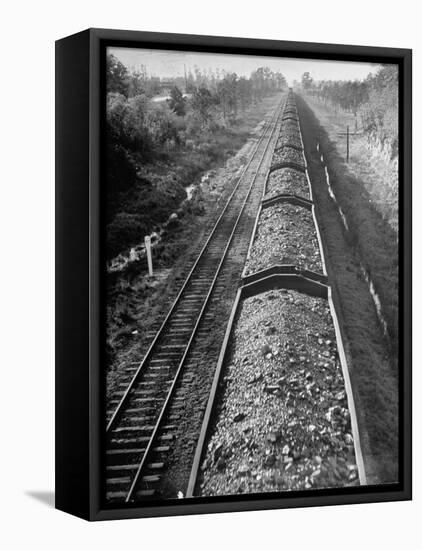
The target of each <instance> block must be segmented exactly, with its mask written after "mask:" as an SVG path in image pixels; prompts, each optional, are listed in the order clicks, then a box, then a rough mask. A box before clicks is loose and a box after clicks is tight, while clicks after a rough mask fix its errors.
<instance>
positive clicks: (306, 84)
mask: <svg viewBox="0 0 422 550" xmlns="http://www.w3.org/2000/svg"><path fill="white" fill-rule="evenodd" d="M312 83H313V79H312V77H311V75H310V73H309V72H305V73H303V75H302V88H303V89H304V90H308V89H309V88H311V87H312Z"/></svg>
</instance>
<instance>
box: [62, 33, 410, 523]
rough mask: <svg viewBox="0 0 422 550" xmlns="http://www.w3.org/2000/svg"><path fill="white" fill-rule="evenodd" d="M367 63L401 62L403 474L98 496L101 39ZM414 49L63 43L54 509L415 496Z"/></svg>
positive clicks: (209, 39)
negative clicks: (356, 482)
mask: <svg viewBox="0 0 422 550" xmlns="http://www.w3.org/2000/svg"><path fill="white" fill-rule="evenodd" d="M109 45H113V46H133V47H139V48H160V49H169V50H171V49H178V50H184V51H190V50H192V51H198V52H219V53H232V54H233V53H237V54H250V55H252V54H253V55H260V56H288V57H294V58H308V59H329V60H342V61H367V62H368V61H370V62H376V63H397V64H398V66H399V114H400V123H399V132H400V134H399V136H400V139H399V155H400V157H399V158H400V165H399V181H400V196H399V234H400V282H401V283H400V336H401V337H400V359H401V365H400V367H401V368H400V380H399V388H400V390H399V391H400V419H399V423H400V480H399V483H397V484H395V485H392V486H385V485H380V486H364V487H352V488H347V489H331V490H317V491H315V492H312V494H310V492H302V493H299V492H292V493H283V494H281V493H276V494H259V495H242V496H240V495H239V496H225V497H221V498H220V497H218V498H217V497H215V498H200V499H199V498H192V499H189V500H186V499H185V500H180V501H174V502H170V501H163V502H157V503H151V504H148V505H146V506H142V507H141V506H139V505H133V506H130V505H128V506H125V507H115V508H108V507H107V508H106V507H104V506H103V505H102V504H101V479H100V475H101V467H100V463H101V452H100V450H101V445H102V435H101V434H102V430H101V425H102V424H101V411H102V409H101V406H102V405H101V394H102V389H103V382H102V380H101V376H100V362H101V356H102V350H101V326H102V322H101V316H102V313H103V307H104V304H103V303H102V295H101V258H102V251H101V238H100V237H101V223H100V222H101V198H100V177H101V161H102V159H101V155H100V151H101V143H102V138H103V133H104V132H103V130H104V128H103V126H102V116H101V112H102V111H101V110H102V108H103V103H102V101H103V99H102V98H103V97H104V95H102V89H103V86H104V80H103V79H104V74H105V71H104V62H105V56H104V51H105V47H106V46H109ZM411 163H412V52H411V50H408V49H395V48H380V47H367V46H348V45H335V44H317V43H304V42H286V41H276V40H256V39H244V38H228V37H215V36H196V35H183V34H164V33H151V32H137V31H121V30H106V29H88V30H85V31H83V32H80V33H78V34H75V35H73V36H70V37H67V38H64V39H62V40H59V41H57V42H56V508H58V509H60V510H63V511H65V512H68V513H71V514H74V515H76V516H79V517H81V518H84V519H87V520H108V519H122V518H138V517H151V516H168V515H182V514H200V513H215V512H229V511H241V510H262V509H274V508H286V507H289V508H291V507H304V506H321V505H334V504H352V503H364V502H383V501H393V500H394V501H398V500H409V499H411V498H412V459H411V453H412V443H411V431H412V416H411V409H412V400H411V331H412V326H411V284H412V282H411V249H412V245H411V223H412V222H411V195H412V192H411V178H412V166H411Z"/></svg>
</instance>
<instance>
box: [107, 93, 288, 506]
mask: <svg viewBox="0 0 422 550" xmlns="http://www.w3.org/2000/svg"><path fill="white" fill-rule="evenodd" d="M281 108H282V105H281V104H280V105H279V106H278V107H277V108H276V109H275V112H274V114H273V116H272V117H271V118H270V120H267V121H266V122H265V125H264V128H263V132H262V135H261V137H260V138H259V140H258V141H257V143H256V145H255V147H254V149H253V151H252V154H251V156H250V160H249V161H248V163H247V164H246V165H245V167H244V168H243V170H242V172H241V174H240V177H239V179H238V182H237V183H236V185H235V187H234V189H233V191H232V193H231V195H230V196H229V198H228V200H227V202H226V205H225V207H224V208H223V210H222V212H221V214H220V216H219V218H218V220H217V222H216V223H215V225H214V227H213V229H212V231H211V233H210V234H209V236H208V238H207V240H206V242H205V244H204V246H203V248H202V250H201V252H200V253H199V256H198V257H197V259H196V261H195V263H194V265H193V267H192V269H191V271H190V272H189V274H188V276H187V278H186V280H185V281H184V283H183V286H182V288H181V290H180V291H179V294H178V295H177V297H176V298H175V300H174V302H173V304H172V305H171V307H170V309H169V311H168V313H167V316H166V317H165V319H164V321H163V323H162V325H161V327H160V328H159V330H158V331H157V333H156V335H155V337H154V339H153V341H152V343H151V345H150V347H149V349H148V351H147V352H146V354H145V356H144V357H143V359H142V361H141V363H140V364H139V365H138V366H134V367H133V366H128V367H126V370H125V373H124V374H123V375H122V378H121V380H120V383H119V389H118V391H117V392H114V394H113V396H112V399H110V400H109V402H108V404H107V405H108V411H107V428H106V460H105V467H106V468H105V481H106V495H105V496H106V500H107V502H109V503H113V504H114V503H125V502H126V503H127V502H133V501H138V500H144V499H148V498H153V497H154V495H156V493H157V490H159V488H160V482H161V481H162V477H163V472H164V471H165V467H166V457H167V455H168V453H169V452H170V450H171V446H172V444H173V443H174V440H175V432H176V431H177V424H178V422H179V419H180V412H181V409H182V408H183V405H184V401H185V400H186V398H187V393H188V392H189V391H190V390H189V384H190V382H191V381H192V378H194V376H195V367H196V366H197V365H196V364H198V363H199V362H201V360H202V351H203V348H204V345H206V344H207V340H208V339H209V332H210V329H209V326H208V321H209V319H210V318H211V317H212V316H213V313H212V307H215V304H216V303H218V301H219V296H221V295H222V293H223V292H224V290H225V287H226V286H227V284H229V283H230V273H228V271H229V270H227V265H228V264H229V263H230V262H232V263H234V262H235V261H236V259H235V258H232V257H231V252H232V250H231V249H232V248H233V243H235V242H236V238H239V235H242V234H243V233H245V237H244V238H246V239H247V240H248V237H249V236H248V234H247V229H248V227H249V225H250V223H251V220H250V215H247V213H246V210H247V206H248V204H249V202H250V201H252V200H253V199H255V200H256V199H257V197H258V195H260V194H261V190H259V189H256V188H255V187H256V186H255V183H256V180H257V178H258V176H262V170H263V169H264V168H263V164H264V160H265V159H267V157H268V150H269V148H270V147H271V144H272V143H273V139H272V138H273V136H274V134H275V131H276V128H277V127H278V122H279V116H280V112H281ZM234 256H235V254H234ZM218 351H219V350H216V356H215V362H216V361H217V358H218ZM188 366H190V368H188ZM192 367H193V368H192ZM197 412H198V414H199V415H200V416H201V415H202V413H203V411H202V410H199V411H197ZM198 435H199V432H198Z"/></svg>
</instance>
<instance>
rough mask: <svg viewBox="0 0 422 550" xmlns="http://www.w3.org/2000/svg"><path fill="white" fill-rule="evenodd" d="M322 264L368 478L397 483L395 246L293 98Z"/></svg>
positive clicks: (303, 105) (324, 135)
mask: <svg viewBox="0 0 422 550" xmlns="http://www.w3.org/2000/svg"><path fill="white" fill-rule="evenodd" d="M297 104H298V109H299V113H300V118H301V124H302V130H303V139H304V144H305V149H306V156H307V161H308V165H309V173H310V178H311V182H312V185H313V190H314V195H315V202H316V204H317V217H318V221H319V224H320V229H321V232H322V238H323V241H324V244H325V248H326V259H327V264H328V265H327V268H328V274H329V278H330V283H331V284H332V286H333V291H334V297H335V299H336V303H337V305H338V310H339V311H338V313H339V315H340V318H341V321H342V327H343V332H344V336H345V341H346V346H347V352H348V356H349V364H350V367H351V378H352V384H353V392H354V396H355V401H356V407H357V413H358V421H359V426H360V431H361V439H362V450H363V453H364V459H365V466H366V470H367V476H368V482H369V483H381V482H382V483H388V482H394V481H396V480H397V475H398V473H397V462H398V448H397V444H398V423H397V419H398V402H397V399H398V390H397V359H396V349H397V348H396V344H397V298H398V296H397V244H396V237H395V234H394V231H393V230H392V229H391V227H390V225H389V224H388V223H387V222H386V221H385V220H384V219H383V218H382V216H381V215H380V214H379V213H378V211H377V210H376V208H374V206H373V205H372V204H371V202H370V196H369V195H368V191H367V189H365V185H364V183H363V182H362V181H360V180H359V179H358V178H356V177H355V176H353V175H352V174H351V173H350V171H349V170H348V168H347V166H346V165H345V164H344V162H343V160H342V158H341V156H340V155H339V153H338V151H337V149H336V146H335V145H334V144H333V143H332V142H331V141H330V139H329V136H328V134H327V132H326V131H325V129H324V128H323V127H322V126H321V125H320V123H319V121H318V120H317V118H316V117H315V115H314V113H313V112H312V110H311V109H310V108H309V107H308V105H307V104H306V103H305V102H304V101H303V99H302V98H300V97H298V99H297ZM317 140H318V141H319V142H320V144H321V149H322V151H323V153H324V158H325V160H326V162H327V165H328V170H329V173H330V175H331V180H332V185H333V189H334V191H335V193H336V196H337V199H338V201H339V203H340V205H341V207H342V209H343V211H344V212H345V215H346V218H347V220H348V222H349V226H350V234H349V235H346V234H345V232H344V229H343V226H342V223H341V219H340V216H339V213H338V210H337V208H336V207H335V205H334V203H333V201H332V200H331V198H330V197H329V194H328V189H327V185H326V182H325V174H324V170H323V167H322V164H321V162H320V159H319V154H318V152H317V151H316V148H315V144H316V141H317ZM361 262H362V263H363V264H364V265H365V266H367V268H368V269H369V270H370V273H371V276H372V278H373V279H374V281H375V285H376V289H377V292H378V293H379V295H380V297H381V300H382V305H383V308H384V312H385V315H386V317H387V321H388V322H389V327H390V333H391V334H390V338H389V339H386V338H384V337H383V333H382V330H381V327H380V325H379V322H378V319H377V316H376V311H375V307H374V304H373V301H372V298H371V296H370V293H369V290H368V286H367V283H366V282H365V281H364V279H363V277H362V275H361V271H360V263H361Z"/></svg>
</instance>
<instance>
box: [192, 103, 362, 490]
mask: <svg viewBox="0 0 422 550" xmlns="http://www.w3.org/2000/svg"><path fill="white" fill-rule="evenodd" d="M280 118H281V121H282V124H281V129H280V135H279V136H278V139H277V143H276V146H275V148H274V151H275V152H277V151H279V150H281V149H283V148H291V149H294V150H296V151H298V152H299V153H300V154H301V156H302V157H303V161H301V163H300V164H296V163H292V162H289V161H287V160H284V161H282V162H276V163H274V162H273V164H272V166H271V168H270V170H269V173H271V172H273V171H275V170H278V169H280V168H287V169H292V170H295V171H297V172H300V173H305V175H306V179H307V183H308V185H309V193H310V197H311V200H307V199H302V200H305V201H306V202H304V203H303V204H302V205H301V206H302V207H304V208H308V209H309V208H311V209H312V216H313V220H314V225H315V232H316V235H317V239H318V248H319V252H320V255H321V260H322V273H313V272H307V273H306V274H305V276H306V277H308V278H310V279H313V280H311V281H310V284H308V285H307V290H304V289H303V288H302V286H301V281H300V279H299V278H298V279H297V281H293V282H292V281H291V280H290V281H288V282H287V286H284V285H280V288H293V289H295V290H298V291H300V292H305V293H309V294H310V295H313V296H317V295H319V292H320V291H321V294H320V296H321V297H324V298H326V299H327V301H328V304H329V307H330V313H331V318H332V322H333V326H334V330H335V334H336V344H337V350H338V355H339V358H340V363H341V368H342V373H343V377H344V387H345V391H346V394H347V401H348V407H349V411H350V417H351V431H352V434H353V441H354V449H355V458H356V462H357V469H358V476H359V483H360V484H362V485H365V484H366V474H365V467H364V463H363V458H362V451H361V447H360V438H359V430H358V425H357V417H356V410H355V404H354V399H353V392H352V389H351V382H350V378H349V372H348V366H347V360H346V355H345V351H344V346H343V342H342V335H341V331H340V326H339V322H338V318H337V314H336V310H335V306H334V302H333V299H332V292H331V287H330V286H329V285H328V281H327V272H326V267H325V259H324V250H323V246H322V241H321V236H320V232H319V228H318V223H317V219H316V217H315V213H314V210H313V206H312V207H310V206H309V205H313V197H312V186H311V183H310V180H309V176H308V172H307V163H306V157H305V153H304V146H303V140H302V130H301V126H300V120H299V116H298V113H297V108H296V101H295V98H294V95H293V94H292V93H289V95H288V96H287V99H286V102H285V106H284V109H283V113H282V115H281V117H280ZM289 126H290V129H289V128H288V127H289ZM265 193H266V185H265V187H264V192H263V197H262V203H264V202H265ZM281 196H282V195H281V194H280V195H279V196H278V197H277V196H276V197H274V198H273V200H276V199H279V198H280V197H281ZM285 196H287V195H285ZM285 196H284V198H285ZM289 197H290V199H291V198H292V197H295V196H294V195H289ZM298 198H299V199H300V197H296V199H298ZM267 200H271V199H267ZM262 203H261V207H260V209H259V211H258V214H257V217H256V220H255V226H254V230H253V232H252V237H251V240H250V245H249V249H248V254H247V257H249V256H250V251H251V248H252V246H253V243H254V240H255V233H256V229H257V225H258V222H259V217H260V212H261V209H262ZM278 267H282V268H283V269H281V270H280V273H281V274H282V276H286V281H287V280H288V278H287V277H288V275H291V274H292V273H293V272H294V271H295V270H296V271H298V272H301V273H300V275H301V276H303V275H304V272H303V271H301V270H300V269H297V267H296V266H288V265H284V266H278ZM289 268H290V269H289ZM272 269H273V272H271V273H270V271H271V268H267V269H264V270H261V271H260V272H256V273H252V274H251V275H249V276H247V275H246V271H245V270H244V271H243V274H242V285H241V286H240V287H239V289H238V291H237V296H236V299H235V300H234V303H233V308H232V311H231V314H230V319H229V322H228V323H227V327H226V333H225V336H224V341H223V345H222V346H221V350H220V354H219V358H218V362H217V367H216V369H215V373H214V380H213V382H212V387H211V390H210V392H209V398H208V403H207V407H206V409H205V412H204V418H203V422H202V427H201V430H200V434H199V438H198V443H197V447H196V450H195V456H194V459H193V461H192V466H191V472H190V478H189V482H188V488H187V491H186V495H185V496H186V497H193V496H199V495H198V490H199V489H198V485H199V483H198V479H199V477H200V465H201V463H203V462H202V461H203V459H204V455H205V449H206V444H207V442H208V441H209V436H210V431H211V426H212V421H213V416H214V415H215V408H216V402H217V401H218V395H219V391H220V389H221V387H220V381H221V376H222V373H223V370H224V365H225V362H226V361H227V357H228V355H229V353H230V351H229V350H230V342H231V339H232V335H233V331H234V326H235V322H236V318H237V315H238V310H239V306H240V303H241V301H242V300H243V299H244V298H246V297H250V296H254V295H255V294H260V293H262V292H265V291H267V290H269V289H272V288H273V286H272V285H273V282H272V281H270V279H271V275H273V274H274V273H277V266H275V270H274V266H273V267H272ZM267 276H268V277H267ZM254 277H255V279H257V280H258V279H261V280H260V281H259V280H258V283H259V282H260V283H261V285H260V287H259V288H258V286H259V285H258V284H257V285H256V290H252V289H251V288H248V287H252V286H253V284H254V283H256V282H257V281H254V280H253V279H254ZM265 277H267V279H266V280H264V279H265ZM251 281H252V284H251ZM320 283H322V284H320ZM284 284H286V283H284ZM275 288H279V287H278V286H277V285H276V286H275Z"/></svg>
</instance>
